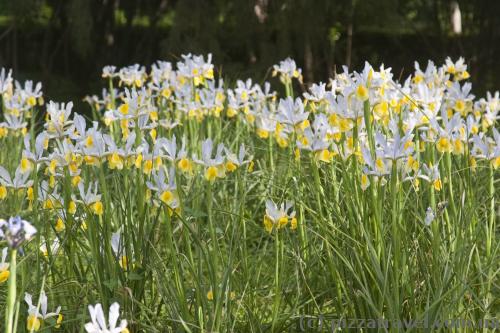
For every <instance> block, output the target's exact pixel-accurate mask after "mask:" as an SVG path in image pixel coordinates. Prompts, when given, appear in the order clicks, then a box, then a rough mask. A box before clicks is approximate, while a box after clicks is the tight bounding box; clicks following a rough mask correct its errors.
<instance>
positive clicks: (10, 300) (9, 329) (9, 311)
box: [5, 249, 17, 333]
mask: <svg viewBox="0 0 500 333" xmlns="http://www.w3.org/2000/svg"><path fill="white" fill-rule="evenodd" d="M16 273H17V250H16V249H12V250H11V253H10V276H9V283H8V294H7V307H6V308H5V327H6V331H5V332H6V333H14V313H15V312H16V311H15V307H16V297H17V296H16V292H17V290H16V288H17V286H16Z"/></svg>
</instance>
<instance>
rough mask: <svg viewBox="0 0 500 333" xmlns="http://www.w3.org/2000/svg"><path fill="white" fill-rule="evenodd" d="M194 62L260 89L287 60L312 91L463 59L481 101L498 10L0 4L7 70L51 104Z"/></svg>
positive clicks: (427, 5)
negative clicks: (37, 86)
mask: <svg viewBox="0 0 500 333" xmlns="http://www.w3.org/2000/svg"><path fill="white" fill-rule="evenodd" d="M456 5H458V6H459V10H460V14H461V21H462V32H461V33H460V34H457V33H454V31H453V29H452V23H451V22H452V12H453V10H452V8H453V7H454V6H456ZM188 52H192V53H196V54H207V53H209V52H211V53H213V55H214V60H213V62H214V64H215V65H216V68H217V73H222V76H223V77H224V78H225V79H226V81H229V82H231V81H234V80H236V79H246V78H248V77H251V78H253V79H255V80H256V81H257V82H262V81H263V80H264V79H267V78H269V68H270V67H271V66H272V65H273V64H275V63H277V62H278V61H279V60H282V59H284V58H286V57H287V56H290V57H292V58H293V59H295V60H296V61H297V63H298V65H299V66H300V67H301V68H303V73H304V79H305V82H306V83H310V82H317V81H320V80H323V81H326V80H327V78H328V77H331V76H332V75H333V74H334V72H335V71H341V66H342V65H345V64H347V65H348V66H349V67H350V68H351V69H361V68H362V66H363V63H364V61H365V60H367V61H369V62H370V63H371V64H372V65H374V66H378V65H380V64H381V63H384V64H385V65H386V67H392V68H393V72H394V74H395V76H396V77H400V76H401V75H402V76H403V77H406V76H407V75H409V74H410V73H411V72H412V70H413V64H414V61H415V60H417V61H419V62H420V63H421V65H422V67H424V68H425V65H426V62H427V60H428V59H431V60H433V61H435V62H437V63H438V64H441V63H442V62H443V61H444V59H445V58H446V57H447V56H451V57H452V58H453V59H454V60H456V59H457V58H458V56H464V57H465V59H466V61H467V63H468V65H469V69H470V73H471V76H472V78H471V80H472V82H473V92H474V93H475V94H476V95H483V94H484V93H485V92H486V91H487V90H496V89H499V88H500V64H499V62H500V1H498V0H490V1H488V0H485V1H481V0H470V1H452V0H408V1H403V0H343V1H336V0H135V1H134V0H0V67H1V66H4V67H9V68H13V70H14V76H15V78H16V79H18V80H25V79H33V80H37V81H42V82H43V85H44V88H43V90H44V92H45V96H46V99H54V100H57V101H65V100H69V99H72V100H74V101H76V102H78V101H81V99H82V98H83V97H84V96H85V95H86V94H100V90H101V86H104V84H103V82H101V81H100V73H101V69H102V67H103V66H104V65H109V64H113V65H116V66H124V65H130V64H134V63H140V64H142V65H147V66H148V67H149V65H150V64H151V63H153V62H154V61H156V60H158V59H162V60H168V61H173V62H175V61H176V60H177V59H179V58H180V55H181V54H183V53H188ZM82 107H83V106H82V104H81V103H79V106H78V108H82Z"/></svg>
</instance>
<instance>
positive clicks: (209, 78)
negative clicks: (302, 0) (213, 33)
mask: <svg viewBox="0 0 500 333" xmlns="http://www.w3.org/2000/svg"><path fill="white" fill-rule="evenodd" d="M274 75H275V76H277V77H278V78H279V80H280V81H281V83H282V84H284V86H285V96H282V97H280V96H278V94H277V93H275V92H273V91H272V90H271V86H270V85H269V84H268V83H266V84H264V85H262V86H261V85H258V84H253V83H252V82H251V81H250V80H248V81H237V83H236V86H235V87H228V86H225V85H224V84H223V82H222V80H221V79H215V78H214V71H213V65H212V63H211V57H210V56H209V57H208V59H204V57H201V56H192V55H187V56H184V57H183V60H182V61H180V62H179V63H177V64H176V65H175V66H174V65H173V64H170V63H166V62H157V63H156V64H154V65H153V66H152V69H151V71H149V72H146V70H145V68H144V67H141V66H139V65H136V66H131V67H126V68H122V69H120V70H117V69H116V68H114V67H112V66H109V67H106V68H104V70H103V78H104V79H105V80H106V81H107V83H106V85H107V89H106V90H103V95H102V96H91V97H87V98H86V100H87V101H88V102H89V104H90V106H91V108H92V112H91V117H89V118H90V119H86V118H85V117H83V116H82V115H77V114H73V113H72V104H71V103H67V104H60V103H54V102H52V101H50V102H49V103H48V104H47V105H45V102H44V101H43V95H42V92H41V85H36V86H33V84H32V83H31V82H30V81H28V82H26V83H25V84H24V85H20V84H16V85H14V84H13V80H12V77H11V73H10V72H6V71H4V70H2V72H1V75H0V93H1V101H2V103H1V109H2V119H1V120H2V122H1V123H0V142H1V144H2V147H4V148H3V149H2V152H1V153H0V165H1V166H2V167H1V168H0V214H1V216H5V217H8V216H17V215H20V216H22V217H23V218H24V219H25V220H27V221H30V223H31V224H32V225H33V226H34V227H35V228H36V230H37V232H36V234H34V237H33V238H32V239H31V237H27V238H30V239H31V240H30V239H26V240H27V242H26V243H24V244H23V246H22V247H21V248H19V247H18V246H12V244H11V243H12V242H11V241H9V239H10V240H12V239H13V238H12V235H13V234H16V233H15V232H16V230H17V231H19V228H18V229H16V226H15V225H12V224H11V223H8V222H6V221H3V220H2V222H1V223H0V227H1V229H0V230H1V232H0V238H2V239H3V238H5V239H6V240H7V241H8V245H9V246H10V248H11V249H10V250H7V249H6V250H4V251H3V252H2V253H4V255H3V257H2V263H0V304H1V305H2V307H4V308H5V309H6V313H5V330H6V332H9V333H12V332H25V331H38V330H47V331H56V330H59V331H67V332H75V331H82V330H83V328H85V329H86V330H87V331H89V332H93V331H92V330H94V331H95V330H98V331H99V330H101V331H104V330H105V329H111V328H113V327H111V328H109V326H113V323H108V322H107V323H108V324H109V326H106V327H102V326H103V323H102V322H99V320H97V319H96V318H105V317H108V316H107V311H108V309H109V317H108V319H109V320H110V321H113V320H112V318H118V315H121V318H126V320H123V321H121V322H120V323H118V322H116V327H119V328H116V330H117V331H118V330H119V331H121V332H167V331H171V332H174V331H187V332H205V331H206V332H222V331H235V332H264V331H272V332H283V331H293V330H301V328H300V327H301V326H300V323H303V319H304V318H306V316H307V318H317V317H320V316H322V315H331V316H333V317H335V318H338V319H345V318H371V319H374V320H377V319H380V320H382V319H385V320H390V321H391V320H410V319H411V320H420V321H423V320H426V321H427V322H428V323H433V322H434V321H436V320H446V319H450V318H457V319H458V318H460V319H463V320H470V321H474V322H478V320H480V319H492V318H497V317H498V315H499V312H500V305H499V303H498V299H499V296H500V289H499V286H498V283H497V282H496V281H497V280H498V272H499V266H498V263H499V262H500V261H499V260H498V259H499V244H498V240H497V239H498V237H497V235H498V226H497V220H498V204H497V202H498V191H496V187H497V185H498V167H499V166H500V135H499V133H498V130H497V119H498V111H499V109H500V101H499V95H498V93H496V94H488V95H487V97H486V98H481V99H475V97H474V96H473V95H471V94H470V89H471V87H470V84H469V83H467V82H466V80H467V78H468V77H469V74H468V72H467V66H466V65H465V64H464V61H463V59H460V60H459V61H457V62H456V63H453V62H452V61H451V60H450V59H447V61H446V63H445V64H444V65H443V66H441V67H436V66H435V65H434V64H433V63H431V62H429V64H428V66H427V68H426V70H425V71H422V70H421V69H420V67H419V66H418V65H416V68H415V73H414V75H412V76H411V77H410V78H408V80H406V81H405V82H404V83H399V82H397V81H395V80H393V79H392V74H391V72H390V70H388V69H384V68H383V67H381V68H380V69H379V70H376V69H374V68H372V67H371V66H370V65H368V64H367V65H366V66H365V68H364V69H363V71H362V72H360V73H358V72H354V73H349V72H347V71H346V72H345V73H343V74H341V75H338V76H337V77H336V78H334V79H333V80H332V82H331V83H330V85H328V87H327V85H325V84H321V83H320V84H315V85H313V86H312V87H310V89H309V91H307V92H306V93H304V94H303V95H302V96H300V95H299V94H298V91H296V90H295V89H294V85H295V82H296V80H298V81H300V80H301V71H300V69H299V68H297V66H296V65H295V62H293V61H292V60H290V59H287V60H285V61H283V62H281V63H280V64H279V65H276V66H275V67H274ZM295 96H300V97H297V98H294V97H295ZM9 221H10V220H9ZM25 222H26V221H25ZM26 223H27V222H26ZM31 234H32V233H31ZM9 237H10V238H9ZM28 240H29V241H28ZM2 245H3V244H2ZM7 254H9V255H7ZM8 258H10V259H8ZM5 286H8V288H6V287H5ZM25 293H29V298H27V300H26V302H24V301H23V298H24V296H25ZM31 294H33V295H34V296H33V297H34V298H32V296H31ZM47 296H48V298H47ZM32 299H37V300H39V301H38V304H35V303H32ZM43 304H45V305H43ZM94 304H96V305H95V306H94ZM118 304H120V305H121V313H120V310H119V308H120V307H119V305H118ZM88 305H92V306H91V307H89V308H88V311H87V306H88ZM47 306H48V307H49V309H53V308H54V309H56V308H57V311H55V312H53V313H47V311H46V309H47ZM58 306H61V308H58ZM44 309H45V310H44ZM44 311H45V312H44ZM89 313H90V317H89ZM104 325H105V324H104ZM311 329H312V328H311ZM381 330H382V329H381ZM398 330H401V331H403V330H405V329H404V328H397V327H392V328H391V331H398ZM408 330H411V329H408ZM414 330H416V329H414Z"/></svg>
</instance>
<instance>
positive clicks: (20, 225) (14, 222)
mask: <svg viewBox="0 0 500 333" xmlns="http://www.w3.org/2000/svg"><path fill="white" fill-rule="evenodd" d="M35 234H36V229H35V227H33V226H32V225H31V224H30V223H29V222H28V221H25V220H23V219H22V218H21V217H19V216H16V217H11V218H9V220H8V221H5V220H2V219H0V238H4V239H5V240H6V241H7V244H8V245H9V247H10V248H11V249H17V248H19V247H20V246H21V245H22V244H23V243H24V242H25V241H28V240H30V239H31V238H32V237H33V235H35Z"/></svg>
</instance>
